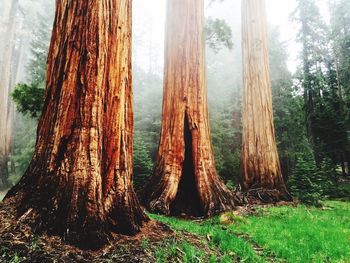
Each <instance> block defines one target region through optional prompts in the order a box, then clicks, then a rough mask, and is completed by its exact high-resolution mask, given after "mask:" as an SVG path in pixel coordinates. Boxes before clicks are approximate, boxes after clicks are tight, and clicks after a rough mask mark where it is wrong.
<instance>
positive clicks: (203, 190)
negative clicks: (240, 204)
mask: <svg viewBox="0 0 350 263" xmlns="http://www.w3.org/2000/svg"><path fill="white" fill-rule="evenodd" d="M203 23H204V1H203V0H169V1H168V7H167V33H166V51H165V59H166V61H165V73H164V95H163V96H164V97H163V114H162V129H161V138H160V144H159V149H158V157H157V161H156V165H155V169H154V173H153V176H152V177H151V179H150V181H149V183H148V184H147V186H146V187H145V188H144V190H143V192H142V196H143V202H144V203H145V205H146V206H147V207H148V208H149V209H150V210H151V211H154V212H158V213H162V214H181V213H186V214H190V215H196V216H198V215H201V216H210V215H213V214H216V213H219V212H221V211H224V210H230V209H233V208H234V206H235V198H234V196H233V194H232V193H231V192H230V191H229V190H228V189H227V188H226V186H225V185H224V183H223V182H222V181H221V180H220V179H219V176H218V174H217V172H216V168H215V162H214V157H213V153H212V146H211V142H210V131H209V122H208V108H207V91H206V77H205V57H204V53H205V52H204V36H203Z"/></svg>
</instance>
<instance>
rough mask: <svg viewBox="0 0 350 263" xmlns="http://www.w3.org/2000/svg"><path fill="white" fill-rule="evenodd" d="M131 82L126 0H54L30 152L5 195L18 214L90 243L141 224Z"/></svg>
mask: <svg viewBox="0 0 350 263" xmlns="http://www.w3.org/2000/svg"><path fill="white" fill-rule="evenodd" d="M131 82H132V79H131V0H103V1H102V0H101V1H97V0H93V1H69V0H62V1H57V2H56V17H55V22H54V28H53V33H52V39H51V45H50V51H49V57H48V67H47V83H46V99H45V103H44V109H43V114H42V117H41V119H40V121H39V126H38V137H37V143H36V149H35V154H34V157H33V160H32V162H31V164H30V166H29V168H28V170H27V172H26V173H25V175H24V177H23V178H22V180H21V181H20V182H19V184H18V185H17V186H15V187H14V188H13V189H12V190H11V191H10V192H9V194H8V195H7V197H6V198H7V200H8V202H11V200H13V201H15V202H13V203H15V205H16V207H17V211H18V216H20V217H21V218H22V220H26V219H28V220H30V221H31V223H32V224H33V225H34V226H35V228H36V229H37V230H39V231H47V232H48V233H49V234H58V235H61V236H63V237H64V238H65V239H66V240H67V241H69V242H74V243H76V242H78V243H81V244H83V242H84V241H86V243H87V244H89V245H91V246H93V245H98V244H100V243H101V240H103V239H104V238H105V237H106V234H107V233H108V232H109V231H111V230H115V231H119V232H122V233H126V234H134V233H136V232H137V231H139V229H140V227H141V226H142V223H143V222H144V221H145V220H147V218H146V216H145V214H144V212H143V211H142V209H141V207H140V206H139V203H138V200H137V198H136V195H135V193H134V189H133V186H132V144H133V109H132V87H131Z"/></svg>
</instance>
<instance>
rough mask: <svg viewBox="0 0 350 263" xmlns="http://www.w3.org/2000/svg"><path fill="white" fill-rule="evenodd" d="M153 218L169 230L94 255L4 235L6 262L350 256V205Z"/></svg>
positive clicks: (0, 258)
mask: <svg viewBox="0 0 350 263" xmlns="http://www.w3.org/2000/svg"><path fill="white" fill-rule="evenodd" d="M347 188H348V189H349V188H350V186H349V185H348V186H347ZM149 216H150V217H151V218H152V219H153V220H156V221H158V222H160V223H163V224H165V226H163V228H164V229H165V230H164V232H161V233H160V234H155V235H154V236H147V235H146V236H143V237H142V236H141V237H140V238H137V239H136V241H134V242H124V243H123V242H122V243H120V241H119V242H117V241H115V242H116V243H115V244H114V245H113V243H111V244H110V245H107V246H106V247H105V248H104V249H103V250H101V251H94V252H93V251H85V252H84V251H82V250H79V249H77V248H73V247H70V246H68V245H65V246H63V245H62V244H60V242H61V241H59V239H58V238H46V239H43V238H42V237H40V236H36V235H33V234H31V233H27V234H26V235H24V237H25V236H27V238H28V240H30V241H27V242H24V241H25V240H23V238H24V237H23V236H20V238H19V237H18V236H17V235H16V236H13V237H12V242H9V236H6V235H4V236H3V237H4V238H3V240H2V241H0V243H1V249H0V262H9V263H10V262H11V263H17V262H40V261H35V260H38V259H45V260H46V261H45V262H71V261H73V262H106V263H107V262H159V263H163V262H169V263H170V262H193V263H195V262H198V263H199V262H226V263H229V262H291V263H297V262H348V260H349V258H350V242H349V239H350V220H349V218H350V202H346V201H325V202H324V206H323V207H322V208H316V207H309V206H305V205H297V204H295V205H288V206H286V205H282V206H266V207H263V206H260V207H251V208H241V209H239V210H238V211H233V212H228V213H225V214H222V215H221V216H217V217H214V218H211V219H207V220H186V219H179V218H173V217H165V216H159V215H153V214H149ZM18 224H19V223H18ZM167 226H169V227H170V229H168V228H167ZM21 231H22V232H23V233H25V231H26V230H25V229H22V230H21ZM2 232H3V230H2ZM60 246H62V247H60ZM53 247H55V248H56V250H53ZM63 255H64V256H63ZM64 260H65V261H64ZM69 260H71V261H69ZM123 260H124V261H123ZM128 260H129V261H128ZM133 260H139V261H133Z"/></svg>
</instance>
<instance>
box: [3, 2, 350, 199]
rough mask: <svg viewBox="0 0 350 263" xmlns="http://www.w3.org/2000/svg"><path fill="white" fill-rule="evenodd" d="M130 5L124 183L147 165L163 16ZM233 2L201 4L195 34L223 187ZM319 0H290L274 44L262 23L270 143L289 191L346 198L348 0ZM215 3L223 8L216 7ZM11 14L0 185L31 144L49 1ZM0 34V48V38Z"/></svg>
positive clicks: (229, 173) (233, 70) (231, 115)
mask: <svg viewBox="0 0 350 263" xmlns="http://www.w3.org/2000/svg"><path fill="white" fill-rule="evenodd" d="M3 1H4V0H3ZM135 2H136V3H135V4H134V9H135V11H134V17H135V19H134V30H133V32H134V33H133V34H134V35H133V39H134V42H133V54H134V55H133V56H134V57H133V66H134V69H133V73H134V77H133V78H134V80H133V81H134V104H135V105H134V109H135V145H134V183H135V186H136V188H137V189H138V188H139V186H141V185H143V184H144V182H145V180H146V179H147V177H148V176H149V174H150V173H151V171H152V168H153V163H154V160H155V157H156V151H157V146H158V142H159V132H160V125H161V102H162V68H163V65H162V63H163V54H162V50H163V47H162V41H161V39H162V35H163V32H162V31H161V30H159V28H162V27H161V26H159V25H158V24H157V23H159V21H162V19H164V18H163V17H162V16H160V17H158V18H157V19H155V18H152V17H154V15H155V14H154V13H152V12H150V13H147V14H146V16H139V13H141V12H142V10H143V7H144V5H145V4H144V3H141V2H140V1H135ZM218 2H220V3H218ZM238 2H239V1H237V2H235V1H231V2H228V3H227V2H226V3H225V1H224V2H223V3H221V1H210V2H208V3H207V11H206V12H207V26H206V32H205V33H206V39H207V81H208V101H209V111H210V123H211V135H212V144H213V147H214V152H215V159H216V166H217V170H218V172H219V174H220V176H221V177H222V178H223V179H224V180H225V182H226V183H227V184H228V185H229V186H230V187H234V186H237V185H238V184H239V174H238V172H239V159H240V147H241V137H242V134H241V130H242V129H241V108H242V107H241V101H242V99H241V98H242V94H241V91H242V81H241V78H242V77H241V71H242V70H241V47H240V41H241V40H240V13H239V10H240V8H239V3H238ZM321 2H322V1H321ZM271 4H273V3H270V5H271ZM2 6H6V4H5V3H3V4H2ZM33 6H35V8H33ZM322 6H323V7H324V3H323V5H322ZM326 6H327V8H328V9H327V12H328V14H329V19H328V18H327V17H326V18H325V16H322V15H321V11H320V10H319V5H318V4H317V2H316V1H306V0H298V1H296V2H295V10H290V17H289V21H290V22H289V23H290V27H289V29H290V30H291V32H297V35H295V36H294V35H292V36H290V39H289V42H288V41H283V40H282V38H281V32H280V31H281V30H280V28H279V27H278V25H277V26H276V25H274V24H271V23H270V28H269V48H270V67H271V78H272V90H273V107H274V117H275V128H276V140H277V145H278V150H279V155H280V159H281V165H282V170H283V175H284V178H285V180H286V181H287V182H288V186H289V187H290V189H291V191H292V192H293V194H294V195H295V196H296V197H299V199H301V200H304V201H305V202H311V203H314V204H317V203H318V202H319V200H320V199H322V198H321V197H325V196H334V197H342V196H348V195H347V192H346V185H345V184H344V181H347V180H348V179H347V178H348V174H349V163H350V145H349V135H350V133H349V129H350V127H349V126H350V120H349V118H350V113H349V108H350V76H349V75H350V52H349V49H350V31H349V30H350V19H349V17H350V3H349V2H348V1H346V0H338V1H330V2H329V4H328V5H326ZM8 7H9V6H8ZM225 9H226V10H227V9H229V10H232V12H226V13H225V12H223V10H225ZM2 10H3V12H4V10H5V9H2ZM13 11H14V13H13V14H14V16H13V17H12V20H10V21H2V24H3V25H6V23H14V25H13V27H10V29H9V27H6V26H1V28H0V29H1V30H2V32H1V34H7V35H9V33H10V35H11V34H13V41H14V42H13V43H15V45H14V46H13V50H12V53H11V56H12V57H11V60H10V67H11V72H12V75H11V77H12V79H11V80H10V82H9V91H10V92H9V93H8V95H9V97H8V98H7V100H8V101H9V103H10V105H9V109H11V107H14V106H13V102H14V103H15V105H16V109H17V111H16V113H15V114H13V116H12V115H11V116H10V115H9V117H8V118H7V122H8V123H7V125H9V126H13V128H12V129H10V130H11V131H12V132H11V131H10V134H9V135H8V136H9V137H10V138H11V139H10V141H11V147H10V150H9V151H8V156H5V157H4V158H5V159H7V164H8V176H5V178H3V179H2V180H4V183H5V182H6V181H7V184H8V185H7V187H8V186H9V185H13V184H15V183H16V182H17V181H18V180H19V178H20V177H21V176H22V175H23V173H24V171H25V169H26V168H27V166H28V163H29V161H30V159H31V156H32V153H33V149H34V145H35V132H36V126H37V121H38V117H39V116H40V112H41V108H42V104H43V96H44V86H45V83H44V82H45V70H46V57H47V52H48V45H49V42H50V36H51V27H52V21H53V15H54V7H53V1H47V0H45V1H44V0H41V1H35V2H33V1H29V0H26V1H24V0H23V1H20V3H19V5H18V6H17V9H16V8H15V10H13ZM153 12H154V11H153ZM322 12H325V11H324V10H322ZM163 15H164V14H163ZM2 17H5V16H2ZM140 17H142V18H140ZM154 20H156V21H154ZM6 29H7V30H12V31H13V32H7V31H6ZM283 33H284V35H285V34H286V32H283ZM2 40H3V41H2V42H3V43H1V44H2V45H3V46H4V47H5V45H6V40H7V39H6V38H2ZM291 43H293V44H294V46H298V48H294V50H292V51H293V52H295V53H296V52H298V57H297V58H296V59H295V60H294V61H293V60H292V59H291V58H290V56H289V52H291V49H290V46H291ZM295 43H297V45H296V44H295ZM296 49H297V50H296ZM3 50H8V49H7V48H6V47H5V48H4V49H3ZM292 71H294V72H292ZM13 72H15V73H13ZM9 114H10V111H9ZM11 114H12V113H11ZM9 122H10V123H9ZM6 177H7V178H6ZM5 184H6V183H5ZM344 185H345V186H344Z"/></svg>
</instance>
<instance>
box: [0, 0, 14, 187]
mask: <svg viewBox="0 0 350 263" xmlns="http://www.w3.org/2000/svg"><path fill="white" fill-rule="evenodd" d="M17 10H18V0H14V1H12V3H11V7H10V11H9V17H8V23H7V26H6V32H5V36H6V39H7V41H5V42H4V43H3V46H2V50H1V51H0V52H1V58H0V60H1V61H0V188H7V187H8V186H9V183H8V160H9V154H10V152H11V145H12V130H11V128H12V123H13V114H12V113H13V112H12V105H11V104H12V103H11V100H10V93H11V89H12V84H13V83H12V73H13V63H12V60H13V57H14V45H15V36H16V23H15V22H16V13H17Z"/></svg>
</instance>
